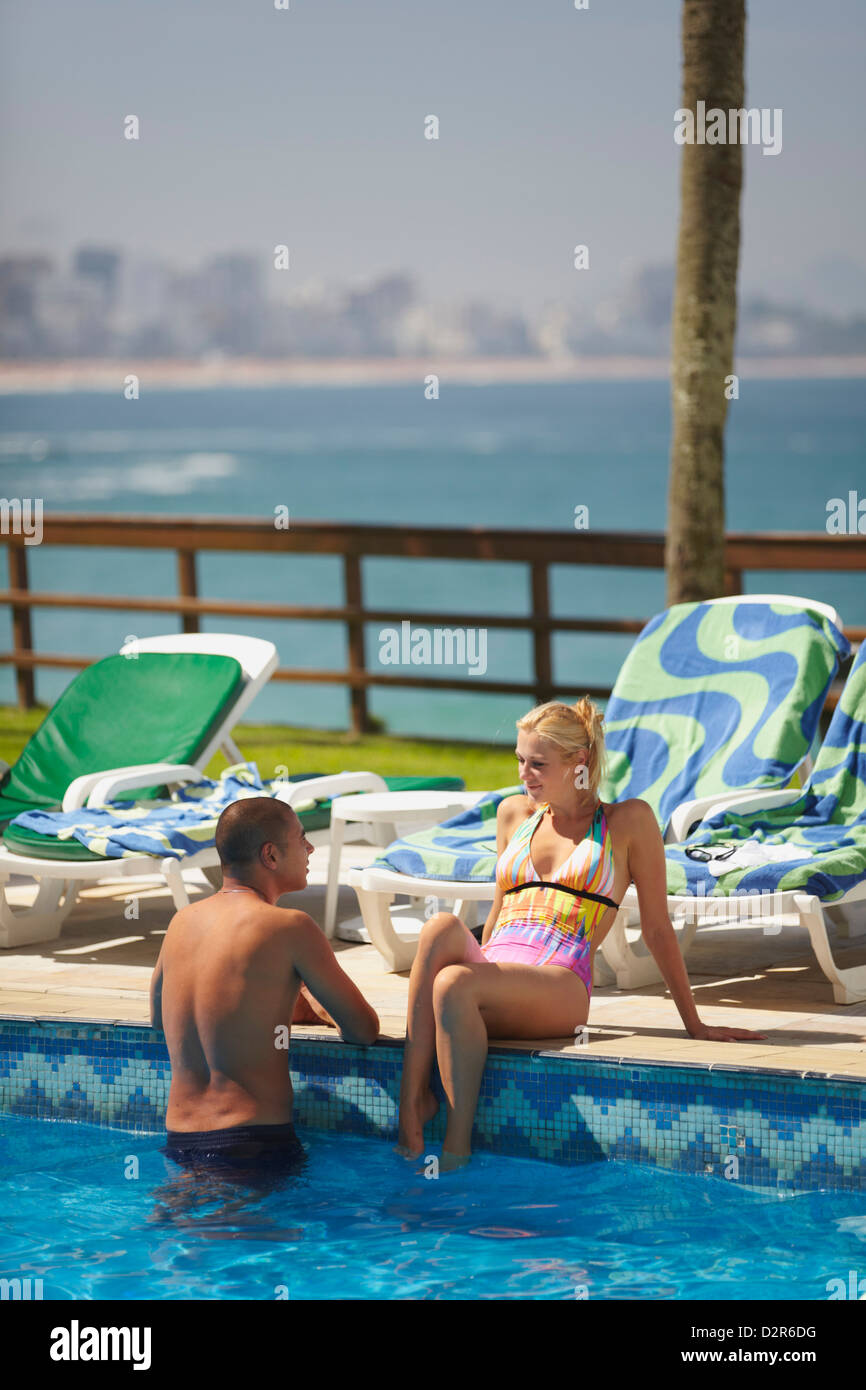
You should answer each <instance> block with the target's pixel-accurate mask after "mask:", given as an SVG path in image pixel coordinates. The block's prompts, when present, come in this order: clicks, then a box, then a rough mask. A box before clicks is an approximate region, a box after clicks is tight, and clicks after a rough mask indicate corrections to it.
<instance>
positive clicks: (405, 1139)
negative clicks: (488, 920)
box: [397, 912, 474, 1156]
mask: <svg viewBox="0 0 866 1390" xmlns="http://www.w3.org/2000/svg"><path fill="white" fill-rule="evenodd" d="M470 935H471V934H470V932H469V930H468V928H467V927H465V926H464V925H463V923H462V922H461V921H460V918H459V917H455V916H454V914H453V913H451V912H437V913H436V916H435V917H431V918H430V920H429V922H425V924H424V928H423V930H422V932H421V938H420V940H419V942H418V950H417V953H416V955H415V960H414V961H413V963H412V973H411V975H410V977H409V1006H408V1012H407V1017H406V1046H405V1048H404V1051H403V1076H402V1080H401V1082H400V1118H399V1135H398V1141H397V1142H398V1145H399V1147H400V1149H401V1150H402V1151H403V1152H404V1153H406V1154H408V1155H413V1156H414V1155H417V1154H420V1153H421V1152H422V1150H423V1148H424V1126H425V1124H427V1122H428V1121H429V1120H432V1118H433V1116H434V1115H435V1114H436V1111H437V1110H438V1109H439V1104H438V1102H437V1100H436V1097H435V1096H434V1095H433V1092H432V1091H431V1089H430V1072H431V1070H432V1067H433V1056H434V1053H435V1051H436V1031H435V1030H436V1023H435V1019H434V1016H433V984H434V981H435V979H436V976H437V975H438V973H439V971H440V970H442V969H443V968H444V967H445V966H448V965H452V964H454V963H456V962H458V961H462V960H463V958H464V956H465V954H466V946H467V937H470ZM472 939H474V938H472Z"/></svg>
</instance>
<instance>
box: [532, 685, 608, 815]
mask: <svg viewBox="0 0 866 1390" xmlns="http://www.w3.org/2000/svg"><path fill="white" fill-rule="evenodd" d="M603 726H604V719H603V717H602V713H601V710H600V709H599V708H598V706H597V705H594V704H593V702H592V700H590V698H589V696H588V695H584V696H583V698H582V699H581V700H578V701H577V703H576V704H574V705H564V704H562V703H561V702H560V701H559V700H549V701H548V702H547V704H546V705H536V707H535V709H531V710H530V711H529V713H528V714H524V716H523V718H522V719H518V720H517V727H518V729H522V730H523V732H524V733H527V734H537V735H538V737H539V738H543V739H546V740H547V741H548V743H552V744H553V745H554V747H555V748H558V749H559V751H560V753H561V754H562V756H563V757H564V758H571V757H573V756H574V754H575V753H579V752H581V751H582V750H584V749H586V750H588V756H587V760H586V771H587V779H588V790H589V791H591V792H592V794H593V796H597V795H598V787H599V783H600V782H601V779H602V777H603V776H604V727H603Z"/></svg>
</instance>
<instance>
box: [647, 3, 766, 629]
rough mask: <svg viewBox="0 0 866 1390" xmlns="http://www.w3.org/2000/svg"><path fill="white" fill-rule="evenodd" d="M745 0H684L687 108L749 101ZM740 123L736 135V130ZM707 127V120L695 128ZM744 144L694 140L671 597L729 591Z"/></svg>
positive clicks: (683, 281) (682, 291)
mask: <svg viewBox="0 0 866 1390" xmlns="http://www.w3.org/2000/svg"><path fill="white" fill-rule="evenodd" d="M745 31H746V5H745V0H683V14H682V40H683V97H682V103H681V105H682V108H683V109H685V110H689V111H692V112H695V111H696V103H697V102H698V100H701V101H703V102H705V103H706V106H705V109H706V111H707V112H709V111H710V109H711V108H713V107H715V108H721V109H722V110H723V111H724V112H725V113H726V116H727V112H728V111H730V110H737V109H740V108H742V107H743V105H744V88H745V78H744V51H745ZM737 133H738V132H733V131H732V130H731V128H730V126H728V127H727V135H728V139H729V141H730V139H731V136H732V135H734V136H736V135H737ZM695 134H696V135H697V130H696V131H695ZM742 174H743V159H742V147H741V145H740V144H739V142H737V143H726V144H698V143H697V140H696V141H695V143H692V144H684V145H683V152H682V173H681V184H680V224H679V236H678V242H677V276H676V288H675V291H674V308H673V342H672V353H673V355H672V364H671V395H672V405H673V439H672V443H671V470H670V480H669V491H668V535H667V546H666V553H665V565H666V568H667V580H668V603H682V602H686V601H690V600H695V599H704V598H714V597H716V596H717V595H720V594H722V593H724V591H725V560H724V550H725V480H724V430H725V416H726V414H727V407H728V400H727V396H726V394H725V389H726V381H725V378H726V377H728V376H729V375H730V374H731V373H732V372H733V358H734V333H735V330H736V325H737V262H738V259H739V249H740V189H741V186H742Z"/></svg>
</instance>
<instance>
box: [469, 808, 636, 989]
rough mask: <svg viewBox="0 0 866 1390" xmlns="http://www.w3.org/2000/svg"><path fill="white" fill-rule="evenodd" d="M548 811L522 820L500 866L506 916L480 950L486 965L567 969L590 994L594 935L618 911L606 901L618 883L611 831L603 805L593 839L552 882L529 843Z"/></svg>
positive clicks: (503, 914) (498, 878)
mask: <svg viewBox="0 0 866 1390" xmlns="http://www.w3.org/2000/svg"><path fill="white" fill-rule="evenodd" d="M547 809H548V807H547V806H546V805H545V806H542V807H540V809H539V810H538V811H536V813H535V815H534V816H530V817H529V818H528V819H527V820H525V821H523V823H522V824H521V825H520V826H519V827H518V829H517V832H516V834H515V835H514V836H513V837H512V839H511V841H510V842H509V844H508V845H507V846H506V848H505V852H504V853H503V854H502V856H501V858H500V859H499V862H498V863H497V865H496V883H497V886H498V887H499V888H501V889H502V890H503V895H504V896H503V902H502V911H501V912H500V914H499V918H498V921H497V923H496V926H495V927H494V929H493V934H492V935H491V937H490V939H489V940H488V942H487V944H486V945H485V946H482V948H481V949H482V951H483V952H484V959H485V960H487V961H517V962H519V963H520V964H522V965H563V966H565V968H566V969H567V970H573V971H574V972H575V974H576V975H579V976H580V978H581V979H582V980H583V983H584V984H585V985H586V992H587V994H591V992H592V968H591V965H590V948H591V945H592V934H593V932H594V930H595V928H596V927H597V925H598V923H599V922H600V920H601V918H602V917H603V916H604V914H605V912H606V911H607V910H608V908H609V907H618V906H619V904H618V903H615V902H614V901H613V899H612V898H611V897H609V896H607V895H608V894H609V893H610V890H611V889H612V887H613V882H614V866H613V849H612V846H611V840H610V832H609V830H608V828H607V820H606V819H605V815H604V812H603V811H602V809H601V804H600V803H599V805H598V807H597V809H596V812H595V815H594V817H593V820H592V825H591V827H590V830H589V834H588V835H587V836H586V838H585V839H583V840H581V842H580V844H578V845H575V847H574V849H573V850H572V852H571V854H570V855H569V856H568V858H567V859H566V861H565V863H564V864H562V865H560V867H559V869H557V871H556V873H555V874H553V875H552V877H551V878H550V879H542V878H541V877H540V876H539V874H538V873H537V872H536V869H535V866H534V864H533V862H532V856H531V853H530V842H531V840H532V836H533V835H534V833H535V830H536V827H537V826H538V824H539V822H540V820H541V818H542V816H543V815H544V813H545V811H547Z"/></svg>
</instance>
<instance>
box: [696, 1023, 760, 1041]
mask: <svg viewBox="0 0 866 1390" xmlns="http://www.w3.org/2000/svg"><path fill="white" fill-rule="evenodd" d="M688 1032H689V1037H691V1038H703V1039H704V1041H706V1042H746V1041H747V1040H750V1039H752V1038H756V1039H760V1038H765V1037H766V1036H767V1035H766V1033H753V1032H751V1031H750V1029H748V1028H711V1027H710V1026H709V1024H707V1023H700V1024H698V1026H697V1028H690V1029H689V1030H688Z"/></svg>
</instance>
